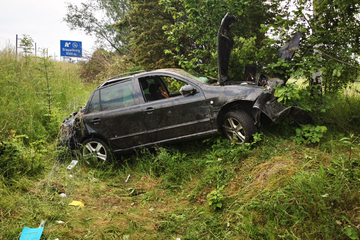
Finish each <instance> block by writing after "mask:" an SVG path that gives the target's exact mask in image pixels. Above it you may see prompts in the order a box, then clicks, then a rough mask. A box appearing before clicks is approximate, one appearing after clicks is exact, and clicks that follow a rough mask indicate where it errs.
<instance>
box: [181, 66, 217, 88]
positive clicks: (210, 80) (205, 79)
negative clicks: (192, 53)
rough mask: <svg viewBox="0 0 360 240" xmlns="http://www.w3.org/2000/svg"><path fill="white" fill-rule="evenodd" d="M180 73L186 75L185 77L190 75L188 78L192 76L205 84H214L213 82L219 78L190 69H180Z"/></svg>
mask: <svg viewBox="0 0 360 240" xmlns="http://www.w3.org/2000/svg"><path fill="white" fill-rule="evenodd" d="M178 70H179V71H178V73H179V74H181V75H183V76H185V77H188V78H191V79H194V80H196V81H198V82H201V83H205V84H208V85H210V84H213V83H216V82H217V79H216V78H212V77H208V76H205V75H202V74H200V73H197V72H190V71H185V70H183V69H178Z"/></svg>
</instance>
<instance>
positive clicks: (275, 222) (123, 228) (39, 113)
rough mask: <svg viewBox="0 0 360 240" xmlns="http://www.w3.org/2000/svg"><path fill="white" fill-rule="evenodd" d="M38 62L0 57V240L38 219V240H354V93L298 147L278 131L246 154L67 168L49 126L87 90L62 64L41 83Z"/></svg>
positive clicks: (205, 149) (203, 145)
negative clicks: (76, 204) (40, 227)
mask: <svg viewBox="0 0 360 240" xmlns="http://www.w3.org/2000/svg"><path fill="white" fill-rule="evenodd" d="M40 60H41V59H38V60H35V59H25V58H21V59H17V60H16V59H15V58H14V56H13V54H12V53H9V52H8V51H2V52H1V53H0V82H1V85H2V86H3V87H2V90H1V95H0V100H1V106H0V109H1V111H0V112H1V114H2V115H3V116H2V118H1V119H0V131H1V132H0V134H1V135H0V137H1V140H2V141H3V143H2V145H0V153H1V155H0V171H1V176H0V217H1V222H0V234H1V235H0V239H18V238H19V236H20V233H21V231H22V228H23V227H25V226H27V227H32V228H35V227H37V226H38V225H39V224H40V222H41V220H46V224H45V230H44V232H43V237H42V239H55V238H59V239H175V238H181V239H282V238H285V239H357V237H358V231H359V226H360V215H359V209H360V202H359V200H360V193H359V190H358V189H359V187H360V166H359V160H360V153H359V151H360V146H359V138H358V136H359V134H360V127H359V126H358V123H359V122H360V121H359V119H360V113H359V111H358V109H360V106H359V105H360V101H359V100H360V96H359V92H358V91H359V85H354V86H355V88H357V89H354V87H353V88H352V89H351V90H346V91H345V92H344V93H342V94H339V95H336V96H333V97H332V99H331V104H332V107H331V109H330V110H329V111H327V112H326V113H323V114H321V115H318V116H317V117H316V118H315V119H316V121H317V122H316V124H317V125H323V126H326V127H327V128H328V131H327V132H325V133H322V132H317V131H315V130H313V131H312V132H311V131H310V134H312V135H311V137H310V140H311V139H315V138H317V137H319V138H320V142H316V143H301V144H298V143H297V142H300V141H299V139H300V138H301V137H300V136H297V135H296V131H295V130H296V128H298V126H296V125H294V124H293V123H291V122H290V121H285V122H283V123H281V124H280V125H270V126H263V128H262V129H261V131H262V132H260V134H258V135H257V142H256V143H254V144H252V145H251V146H243V147H238V146H232V145H231V144H229V143H228V142H227V141H226V140H224V139H223V138H221V137H218V138H214V139H207V140H205V141H204V140H198V141H194V142H190V143H183V144H177V145H173V146H170V147H164V148H157V149H155V150H149V149H144V150H142V151H139V152H137V153H134V154H131V155H126V156H123V157H122V158H121V159H120V161H118V162H114V163H112V164H109V165H99V164H98V163H96V162H92V163H89V164H88V163H85V162H84V161H80V163H79V164H78V165H77V166H76V167H75V168H73V169H72V170H67V169H66V166H67V165H68V164H69V162H70V161H71V159H68V160H67V161H66V162H65V163H61V162H58V161H56V156H55V151H54V145H55V144H54V141H55V135H56V132H57V129H58V125H59V124H60V122H61V119H62V118H63V117H64V116H66V115H68V114H69V113H70V112H72V111H73V110H76V109H77V107H79V106H81V105H82V104H84V102H85V101H86V98H87V97H88V95H89V94H90V92H91V89H93V88H94V86H88V85H85V84H82V83H81V82H80V79H79V78H78V74H77V71H76V68H77V66H75V65H72V64H65V63H54V67H53V70H52V71H53V72H52V73H51V74H50V75H49V76H51V77H50V78H48V80H49V81H46V77H45V79H44V77H43V76H44V75H41V72H39V70H38V69H39V67H41V66H44V63H42V64H40V65H39V64H38V63H39V62H40ZM40 69H41V68H40ZM45 82H47V83H49V84H45ZM49 86H51V92H50V93H49ZM49 95H51V97H52V98H50V99H52V100H51V101H50V102H51V104H50V105H51V107H50V108H51V113H49V104H45V103H46V102H47V103H49V101H46V100H49ZM351 134H354V135H351ZM25 135H26V136H25ZM26 137H28V138H26ZM343 138H347V139H343ZM341 139H342V140H341ZM346 140H347V141H346ZM4 143H6V145H5V144H4ZM129 174H130V179H129V182H128V183H125V182H124V181H125V179H126V178H127V176H128V175H129ZM61 192H65V193H66V195H67V198H62V197H60V195H59V193H61ZM73 200H77V201H82V202H83V203H84V204H85V207H83V208H80V207H73V206H68V204H69V203H70V202H71V201H73ZM210 203H211V205H209V204H210ZM58 221H62V222H58Z"/></svg>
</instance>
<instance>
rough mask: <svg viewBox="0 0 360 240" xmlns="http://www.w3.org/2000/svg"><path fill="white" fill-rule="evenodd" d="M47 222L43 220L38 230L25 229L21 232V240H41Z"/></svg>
mask: <svg viewBox="0 0 360 240" xmlns="http://www.w3.org/2000/svg"><path fill="white" fill-rule="evenodd" d="M44 225H45V221H44V220H42V221H41V223H40V226H39V227H38V228H28V227H24V229H23V230H22V232H21V235H20V238H19V240H40V238H41V235H42V233H43V231H44Z"/></svg>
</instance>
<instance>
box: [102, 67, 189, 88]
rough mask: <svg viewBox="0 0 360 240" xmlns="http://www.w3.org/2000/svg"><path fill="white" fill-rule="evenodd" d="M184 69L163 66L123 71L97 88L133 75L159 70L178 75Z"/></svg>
mask: <svg viewBox="0 0 360 240" xmlns="http://www.w3.org/2000/svg"><path fill="white" fill-rule="evenodd" d="M182 71H184V70H182V69H180V68H163V69H156V70H140V71H135V72H128V73H123V74H120V75H117V76H115V77H111V78H109V79H108V80H106V81H105V82H103V83H102V84H100V85H99V86H98V87H97V89H98V88H102V87H104V86H107V85H110V84H113V83H116V82H120V81H124V80H127V79H129V78H132V77H134V76H138V75H139V76H141V75H142V74H144V73H152V72H153V73H160V72H167V73H175V74H178V75H182V74H181V72H182Z"/></svg>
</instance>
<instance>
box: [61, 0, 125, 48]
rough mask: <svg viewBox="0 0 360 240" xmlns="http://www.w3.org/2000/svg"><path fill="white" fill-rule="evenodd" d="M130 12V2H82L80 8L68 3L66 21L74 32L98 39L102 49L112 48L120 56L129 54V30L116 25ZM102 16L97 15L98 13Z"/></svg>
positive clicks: (108, 0)
mask: <svg viewBox="0 0 360 240" xmlns="http://www.w3.org/2000/svg"><path fill="white" fill-rule="evenodd" d="M128 10H129V7H128V0H116V1H113V0H96V1H87V2H82V3H81V5H80V6H78V5H76V4H71V3H67V14H66V16H65V17H64V19H63V20H64V21H65V22H66V23H67V24H68V25H69V27H70V28H71V29H72V30H75V29H79V30H81V31H84V32H85V33H86V34H88V35H94V36H95V37H97V39H98V40H99V42H100V43H101V44H102V47H106V46H110V47H111V48H112V49H114V50H116V51H117V52H118V53H119V54H120V55H123V54H124V53H126V52H127V39H126V37H127V36H128V33H129V30H128V29H126V28H125V29H124V28H123V29H118V28H117V27H116V23H117V22H119V21H121V19H123V18H124V16H125V14H126V12H127V11H128ZM99 12H100V13H101V14H96V13H99Z"/></svg>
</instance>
